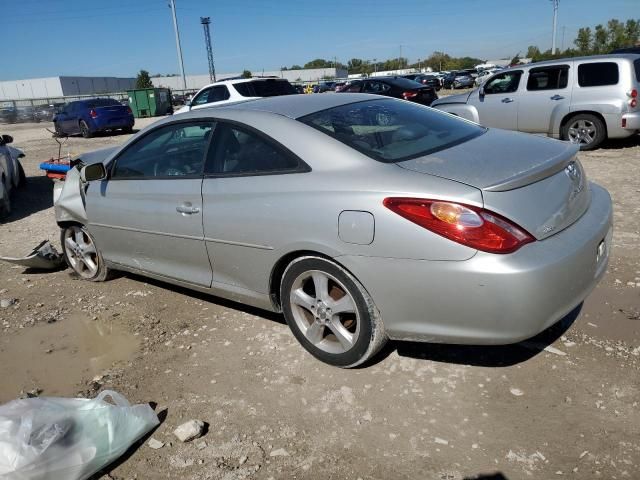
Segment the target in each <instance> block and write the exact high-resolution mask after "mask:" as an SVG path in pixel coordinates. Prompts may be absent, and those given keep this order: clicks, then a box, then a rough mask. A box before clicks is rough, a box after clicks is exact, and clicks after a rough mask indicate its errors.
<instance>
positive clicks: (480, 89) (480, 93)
mask: <svg viewBox="0 0 640 480" xmlns="http://www.w3.org/2000/svg"><path fill="white" fill-rule="evenodd" d="M478 95H479V96H480V98H484V87H483V86H482V85H480V88H479V89H478Z"/></svg>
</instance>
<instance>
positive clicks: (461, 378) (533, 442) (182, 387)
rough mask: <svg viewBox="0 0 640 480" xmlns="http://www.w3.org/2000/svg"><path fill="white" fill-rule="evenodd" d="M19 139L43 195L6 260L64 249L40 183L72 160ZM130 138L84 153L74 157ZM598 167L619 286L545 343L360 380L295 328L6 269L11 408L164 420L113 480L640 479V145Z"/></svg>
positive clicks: (39, 134)
mask: <svg viewBox="0 0 640 480" xmlns="http://www.w3.org/2000/svg"><path fill="white" fill-rule="evenodd" d="M147 123H148V121H138V122H137V126H138V127H140V126H143V125H145V124H147ZM3 133H9V134H11V135H13V136H14V138H15V144H16V146H18V147H20V148H23V149H24V151H25V153H26V155H27V156H26V159H25V160H24V162H23V163H24V166H25V170H26V172H27V175H28V177H29V179H28V180H29V183H28V187H27V188H26V189H25V190H23V191H19V192H17V194H16V195H15V196H14V197H13V199H14V212H13V213H12V216H11V217H10V218H9V219H8V220H7V221H6V223H3V224H1V225H0V255H16V256H17V255H21V254H24V253H26V252H27V251H29V249H30V248H31V247H32V246H34V245H35V244H37V243H38V242H39V241H40V240H42V239H45V238H49V239H51V240H52V241H53V243H54V244H55V245H57V246H59V238H58V237H59V233H58V229H57V227H56V225H55V222H54V217H53V208H52V206H51V183H50V181H48V180H47V179H45V178H44V177H43V176H42V174H41V172H40V171H39V170H38V167H37V166H38V163H39V162H41V161H43V160H45V159H47V158H48V157H50V156H52V155H53V154H55V153H56V151H57V146H56V144H55V142H54V140H53V139H52V138H51V137H50V135H49V134H48V133H47V132H46V131H45V130H44V129H43V127H42V126H41V125H36V124H22V125H11V126H5V127H4V128H3ZM126 138H127V135H116V136H101V137H98V138H93V139H90V140H86V139H83V138H71V139H70V140H69V142H68V146H67V147H65V148H64V149H63V153H64V152H66V149H67V148H68V149H69V151H70V152H71V153H72V154H76V153H81V152H83V151H89V150H92V149H96V148H99V147H102V146H108V145H114V144H119V143H121V142H123V141H124V140H125V139H126ZM580 159H581V161H582V162H583V164H584V166H585V169H586V171H587V174H588V176H589V177H590V178H591V179H592V180H594V181H596V182H598V183H600V184H601V185H603V186H605V187H606V188H607V189H609V191H610V192H611V195H612V197H613V200H614V208H615V233H614V240H613V243H614V246H613V253H612V258H611V263H610V267H609V271H608V274H607V275H606V277H605V278H604V280H603V281H602V282H601V284H600V285H599V286H598V287H597V289H596V290H595V291H594V293H593V294H592V295H591V296H590V297H589V299H588V300H587V301H586V302H585V304H584V307H583V308H582V310H581V311H576V312H574V315H573V316H571V317H569V318H567V319H566V320H565V321H564V322H562V323H561V324H559V325H557V326H555V327H553V328H551V329H550V330H548V331H546V332H543V334H541V335H540V336H539V337H536V338H535V339H532V340H531V341H529V342H525V343H522V344H517V345H513V346H505V347H482V348H481V347H459V346H435V345H427V344H412V343H403V342H393V343H391V344H390V345H389V346H388V348H386V350H385V351H384V352H383V354H382V355H380V356H379V357H378V358H377V361H376V362H374V363H373V364H372V365H370V366H368V367H366V368H362V369H356V370H348V371H345V370H339V369H336V368H332V367H329V366H326V365H324V364H322V363H319V362H318V361H316V360H314V359H313V358H312V357H311V356H310V355H308V354H307V353H306V352H305V351H303V349H302V348H301V347H299V346H298V344H297V343H296V341H295V339H294V338H293V336H292V335H291V334H290V333H289V330H288V329H287V327H286V325H285V324H284V322H283V319H282V317H281V316H279V315H273V314H269V313H266V312H263V311H259V310H255V309H251V308H247V307H243V306H241V305H238V304H234V303H232V302H227V301H224V300H220V299H217V298H215V297H211V296H207V295H203V294H199V293H195V292H191V291H188V290H183V289H180V288H177V287H174V286H171V285H167V284H163V283H160V282H151V281H149V280H147V279H144V278H142V277H138V276H134V275H122V276H119V277H117V278H115V279H114V280H111V281H109V282H106V283H100V284H95V283H89V282H83V281H78V280H76V278H75V277H74V276H72V275H70V273H69V271H68V270H62V271H58V272H53V273H41V272H30V271H28V270H24V269H23V268H15V267H13V266H11V265H9V264H4V263H0V299H15V300H16V302H15V304H13V305H11V306H10V307H7V308H1V309H0V332H1V335H0V378H2V379H3V381H2V385H1V386H0V403H2V402H6V401H8V400H10V399H13V398H16V397H18V396H20V395H25V394H27V393H29V392H31V393H32V394H42V395H60V396H73V395H85V396H94V395H95V394H96V392H98V391H99V390H101V389H103V388H109V389H115V390H117V391H119V392H121V393H123V394H124V395H125V396H127V397H128V398H129V399H130V400H132V401H135V402H153V404H154V405H155V408H156V409H157V411H158V412H160V413H161V418H162V420H163V422H162V424H161V425H160V426H159V427H158V429H157V430H156V431H155V432H153V434H152V435H153V439H155V440H158V441H159V442H161V443H164V446H163V447H162V448H159V449H153V448H151V447H150V446H149V445H148V443H147V441H145V442H144V443H141V444H140V445H138V446H137V448H135V449H133V450H132V452H131V453H130V454H129V455H127V456H125V457H124V458H123V459H121V461H119V462H118V463H117V464H116V465H112V466H110V467H108V468H107V469H106V470H105V472H103V473H102V474H101V475H98V476H97V477H96V478H103V479H109V478H110V479H131V478H160V477H162V478H180V479H229V480H230V479H245V478H250V479H270V478H272V479H276V478H310V479H327V478H333V479H343V478H344V479H356V478H362V479H365V478H366V479H389V478H394V479H405V478H407V479H408V478H420V479H422V478H430V479H431V478H435V479H443V480H445V479H446V480H458V479H463V478H492V479H505V478H506V479H509V480H513V479H524V478H544V479H549V478H563V477H568V478H579V479H590V478H602V479H624V478H629V479H634V478H640V477H639V474H638V472H639V471H640V437H639V435H638V434H639V433H640V411H639V410H640V409H639V405H638V401H639V400H638V399H639V395H640V381H639V378H640V377H639V375H638V373H639V372H638V370H639V367H640V311H639V310H640V248H638V244H639V243H640V242H639V240H640V220H639V219H640V207H639V205H640V176H638V175H637V174H635V173H634V172H638V171H640V138H638V137H637V136H636V137H634V138H631V139H628V140H625V141H623V142H610V143H609V144H607V145H606V146H605V148H602V149H600V150H597V151H595V152H591V153H581V154H580ZM190 419H199V420H202V421H203V422H206V424H207V427H206V434H205V435H204V437H202V438H201V439H198V440H194V441H192V442H188V443H182V442H180V441H179V440H178V439H177V438H176V437H175V436H174V435H173V433H172V432H173V430H174V429H175V428H176V427H177V426H178V425H180V424H182V423H184V422H186V421H187V420H190ZM158 445H159V444H155V446H156V447H157V446H158Z"/></svg>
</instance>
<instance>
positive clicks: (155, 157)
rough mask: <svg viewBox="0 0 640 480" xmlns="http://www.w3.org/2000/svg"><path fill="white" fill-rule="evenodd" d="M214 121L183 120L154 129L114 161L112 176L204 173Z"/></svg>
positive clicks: (160, 175) (173, 175) (142, 176)
mask: <svg viewBox="0 0 640 480" xmlns="http://www.w3.org/2000/svg"><path fill="white" fill-rule="evenodd" d="M213 126H214V125H213V123H211V122H180V123H173V124H170V125H165V126H162V127H159V128H156V129H155V130H153V131H151V132H150V133H148V134H147V135H145V136H144V137H142V138H141V139H140V140H138V141H137V142H135V143H134V144H133V145H131V146H130V147H129V148H127V149H126V150H125V151H124V152H123V153H121V154H120V156H119V157H118V158H116V160H115V166H114V167H113V170H112V175H111V178H112V179H128V178H134V179H139V178H166V177H185V176H197V175H202V166H203V163H204V156H205V151H206V149H207V146H208V144H209V138H210V136H211V133H212V130H213Z"/></svg>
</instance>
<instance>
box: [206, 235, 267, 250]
mask: <svg viewBox="0 0 640 480" xmlns="http://www.w3.org/2000/svg"><path fill="white" fill-rule="evenodd" d="M204 240H205V242H213V243H224V244H225V245H236V246H238V247H247V248H258V249H260V250H273V249H274V248H273V247H270V246H268V245H256V244H255V243H244V242H234V241H233V240H221V239H219V238H209V237H204Z"/></svg>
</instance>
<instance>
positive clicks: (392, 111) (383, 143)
mask: <svg viewBox="0 0 640 480" xmlns="http://www.w3.org/2000/svg"><path fill="white" fill-rule="evenodd" d="M298 120H299V121H301V122H303V123H305V124H307V125H309V126H311V127H314V128H317V129H318V130H320V131H321V132H323V133H326V134H327V135H329V136H331V137H333V138H335V139H337V140H339V141H341V142H342V143H344V144H346V145H348V146H350V147H351V148H354V149H355V150H358V151H359V152H362V153H364V154H365V155H367V156H369V157H371V158H373V159H374V160H378V161H381V162H385V163H394V162H401V161H404V160H409V159H412V158H416V157H421V156H423V155H428V154H430V153H434V152H436V151H439V150H444V149H445V148H449V147H452V146H454V145H457V144H460V143H463V142H465V141H467V140H470V139H472V138H474V137H476V136H478V135H482V134H483V133H484V132H485V131H486V129H485V128H483V127H480V126H479V125H476V124H473V123H471V122H467V121H464V120H461V119H458V118H455V117H454V116H452V115H449V114H446V113H443V112H439V111H437V110H433V109H431V108H429V107H424V106H422V105H417V104H415V103H411V102H405V101H401V100H393V99H381V100H368V101H364V102H357V103H350V104H347V105H341V106H339V107H334V108H329V109H327V110H323V111H320V112H316V113H312V114H311V115H307V116H305V117H302V118H300V119H298Z"/></svg>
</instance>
